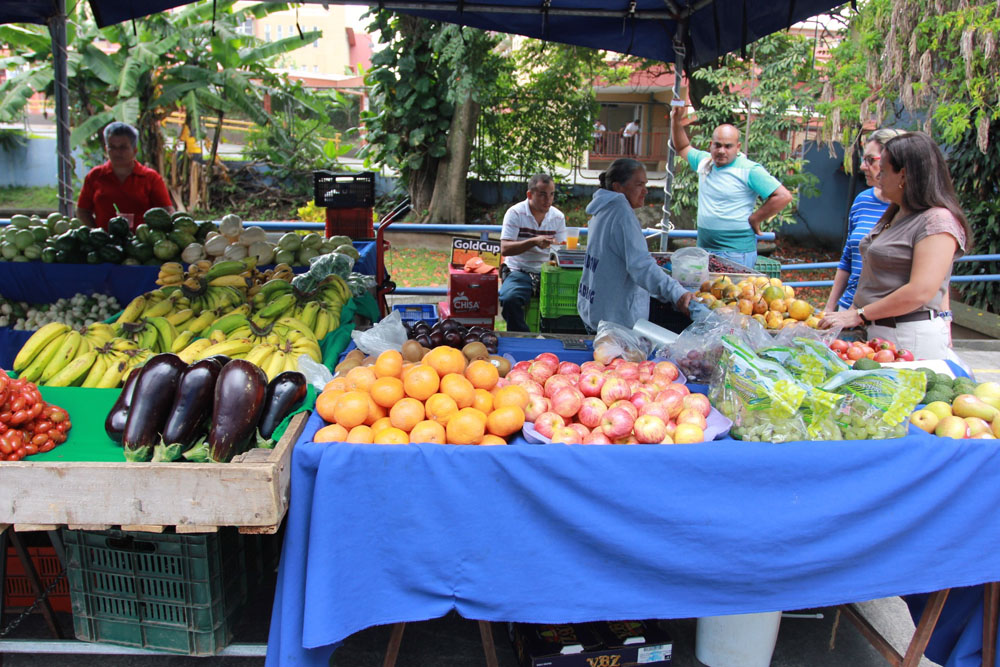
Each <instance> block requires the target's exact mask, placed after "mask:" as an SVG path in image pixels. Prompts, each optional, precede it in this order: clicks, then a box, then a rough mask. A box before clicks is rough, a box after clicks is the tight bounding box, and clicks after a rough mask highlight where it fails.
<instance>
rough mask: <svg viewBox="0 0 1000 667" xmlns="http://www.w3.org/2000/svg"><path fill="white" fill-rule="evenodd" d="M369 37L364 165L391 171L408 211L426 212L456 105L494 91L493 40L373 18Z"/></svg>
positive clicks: (385, 16) (384, 15)
mask: <svg viewBox="0 0 1000 667" xmlns="http://www.w3.org/2000/svg"><path fill="white" fill-rule="evenodd" d="M370 29H372V30H373V31H374V30H377V31H378V33H379V35H380V39H379V41H380V42H382V43H383V44H385V47H384V48H382V49H381V50H380V51H378V52H377V53H375V54H374V55H373V56H372V68H371V70H369V72H368V75H367V77H366V82H367V83H368V85H369V87H370V88H369V99H370V102H371V109H370V110H369V111H367V112H364V113H362V120H363V122H364V127H365V140H366V146H365V148H364V149H362V151H361V154H362V155H363V156H365V158H366V160H367V161H368V162H370V163H374V164H377V165H386V166H389V167H391V168H394V169H396V170H398V171H399V174H400V177H401V179H402V182H403V184H404V185H405V187H406V188H407V190H408V191H409V194H410V199H411V203H412V205H413V208H414V209H415V210H416V211H418V212H419V211H423V210H426V209H427V207H428V206H429V204H430V200H431V196H432V194H433V191H434V182H435V180H436V178H437V167H438V162H439V161H440V160H441V159H442V158H444V157H445V155H446V153H447V152H448V130H449V128H450V127H451V123H452V117H453V115H454V113H455V108H456V105H457V104H461V103H462V102H464V101H465V99H466V98H468V97H469V96H471V98H472V99H473V100H476V101H478V100H479V99H481V98H482V96H483V95H484V94H488V93H489V92H490V91H491V90H492V89H493V88H494V87H495V86H494V82H495V80H496V77H497V76H498V75H499V71H500V69H501V66H502V62H501V60H500V59H499V56H498V55H497V54H496V53H495V52H494V47H495V46H496V45H497V43H498V42H499V41H500V38H499V37H497V36H494V35H491V34H488V33H485V32H483V31H481V30H476V29H474V28H463V27H460V26H456V25H452V24H445V23H435V22H432V21H427V20H425V19H419V18H414V17H410V16H403V15H394V14H392V13H391V12H388V11H380V12H374V14H373V22H372V25H371V26H370Z"/></svg>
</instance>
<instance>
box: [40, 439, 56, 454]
mask: <svg viewBox="0 0 1000 667" xmlns="http://www.w3.org/2000/svg"><path fill="white" fill-rule="evenodd" d="M55 446H56V443H54V442H52V440H46V441H45V444H44V445H42V446H41V447H39V448H38V451H39V452H43V453H44V452H51V451H52V450H53V449H55Z"/></svg>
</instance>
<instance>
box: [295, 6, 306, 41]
mask: <svg viewBox="0 0 1000 667" xmlns="http://www.w3.org/2000/svg"><path fill="white" fill-rule="evenodd" d="M295 29H296V30H297V31H298V33H299V39H301V40H303V41H304V40H305V38H306V36H305V34H303V32H302V26H300V25H299V8H298V6H296V7H295Z"/></svg>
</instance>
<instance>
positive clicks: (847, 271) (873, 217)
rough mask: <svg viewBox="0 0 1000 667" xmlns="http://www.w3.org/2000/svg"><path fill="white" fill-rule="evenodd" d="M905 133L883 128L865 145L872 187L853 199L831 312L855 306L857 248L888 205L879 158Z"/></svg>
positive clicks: (863, 167)
mask: <svg viewBox="0 0 1000 667" xmlns="http://www.w3.org/2000/svg"><path fill="white" fill-rule="evenodd" d="M903 133H904V130H894V129H889V128H882V129H881V130H875V131H874V132H872V133H871V136H869V137H868V142H867V143H866V144H865V152H864V156H863V157H862V158H861V171H862V172H863V173H864V175H865V182H867V183H868V185H870V186H872V187H869V188H868V189H867V190H865V191H864V192H862V193H860V194H859V195H858V196H857V197H855V199H854V204H853V205H851V212H850V214H849V216H848V221H849V223H848V231H847V242H846V243H845V244H844V252H843V254H842V255H841V256H840V265H839V266H838V267H837V275H836V277H835V278H834V279H833V287H832V288H831V289H830V296H829V298H828V299H827V300H826V306H825V307H824V310H825V311H826V312H828V313H832V312H834V311H836V310H846V309H847V308H850V307H851V304H852V303H854V291H855V290H856V289H857V288H858V278H860V277H861V251H860V250H858V245H859V244H860V243H861V239H863V238H864V237H866V236H868V232H870V231H871V230H872V227H874V226H875V223H876V222H878V221H879V218H881V217H882V214H883V213H885V209H887V208H888V207H889V202H888V201H886V200H885V199H882V191H881V190H880V189H879V186H878V172H879V159H880V156H881V155H882V147H883V146H884V145H885V142H887V141H889V140H890V139H892V138H893V137H895V136H899V135H900V134H903Z"/></svg>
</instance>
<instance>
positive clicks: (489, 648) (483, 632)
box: [479, 621, 499, 667]
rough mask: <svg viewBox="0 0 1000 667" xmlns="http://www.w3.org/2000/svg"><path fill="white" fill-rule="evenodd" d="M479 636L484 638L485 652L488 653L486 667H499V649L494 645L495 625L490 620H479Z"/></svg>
mask: <svg viewBox="0 0 1000 667" xmlns="http://www.w3.org/2000/svg"><path fill="white" fill-rule="evenodd" d="M479 636H480V637H481V638H482V640H483V653H485V654H486V667H499V665H498V663H497V649H496V647H495V646H494V645H493V626H492V625H490V622H489V621H479Z"/></svg>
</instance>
